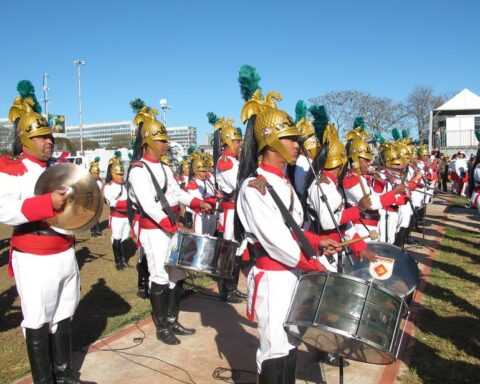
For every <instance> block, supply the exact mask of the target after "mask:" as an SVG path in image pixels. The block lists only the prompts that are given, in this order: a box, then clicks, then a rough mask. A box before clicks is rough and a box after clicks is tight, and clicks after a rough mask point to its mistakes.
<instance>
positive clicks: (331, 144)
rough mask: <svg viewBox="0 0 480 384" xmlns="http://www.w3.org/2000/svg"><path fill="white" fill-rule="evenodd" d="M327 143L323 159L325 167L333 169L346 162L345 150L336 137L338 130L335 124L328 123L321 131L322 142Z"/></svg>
mask: <svg viewBox="0 0 480 384" xmlns="http://www.w3.org/2000/svg"><path fill="white" fill-rule="evenodd" d="M327 143H328V153H327V158H326V160H325V166H324V168H325V169H334V168H337V167H339V166H341V165H342V166H343V165H345V164H346V163H347V161H348V158H347V151H346V150H345V146H344V145H343V143H342V142H341V141H340V140H339V139H338V132H337V129H336V128H335V125H333V124H331V123H328V124H327V126H326V128H325V131H324V132H323V144H327Z"/></svg>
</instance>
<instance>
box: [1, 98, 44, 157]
mask: <svg viewBox="0 0 480 384" xmlns="http://www.w3.org/2000/svg"><path fill="white" fill-rule="evenodd" d="M34 106H35V101H34V100H33V99H32V98H30V97H27V98H25V99H24V98H22V97H21V96H17V97H16V98H15V99H14V100H13V105H12V107H11V108H10V111H9V112H8V119H9V120H10V121H11V122H12V123H13V124H14V125H15V127H16V130H17V135H18V137H19V138H20V142H21V143H22V145H25V146H26V147H27V148H29V149H30V150H31V151H33V152H34V153H35V154H36V155H38V156H40V158H42V159H43V160H48V158H46V157H45V154H44V153H43V152H42V151H40V150H39V149H38V148H37V146H36V145H35V144H34V143H33V142H32V140H31V139H32V137H37V136H45V135H52V129H51V128H50V125H49V124H48V121H47V119H45V118H44V117H43V116H42V115H40V114H39V113H37V112H35V110H34V109H33V107H34Z"/></svg>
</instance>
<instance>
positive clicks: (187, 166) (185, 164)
mask: <svg viewBox="0 0 480 384" xmlns="http://www.w3.org/2000/svg"><path fill="white" fill-rule="evenodd" d="M180 169H181V171H182V174H185V173H186V174H187V175H188V173H189V172H190V164H189V163H188V161H187V160H182V161H180Z"/></svg>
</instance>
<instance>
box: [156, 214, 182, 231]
mask: <svg viewBox="0 0 480 384" xmlns="http://www.w3.org/2000/svg"><path fill="white" fill-rule="evenodd" d="M158 224H159V225H160V227H161V228H162V229H163V230H164V231H165V232H168V233H174V232H176V231H177V229H178V224H172V222H171V221H170V219H169V218H168V217H164V218H163V219H162V220H160V223H158Z"/></svg>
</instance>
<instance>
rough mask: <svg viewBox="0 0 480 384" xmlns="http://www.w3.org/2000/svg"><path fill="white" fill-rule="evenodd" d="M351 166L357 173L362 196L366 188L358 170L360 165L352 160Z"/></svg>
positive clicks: (365, 193)
mask: <svg viewBox="0 0 480 384" xmlns="http://www.w3.org/2000/svg"><path fill="white" fill-rule="evenodd" d="M352 167H353V169H355V172H356V173H357V176H358V181H359V182H360V187H362V193H363V196H368V193H367V189H366V188H365V184H363V179H362V173H361V171H360V165H359V164H358V163H357V162H356V161H354V162H353V163H352ZM367 237H368V236H367Z"/></svg>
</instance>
